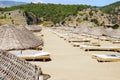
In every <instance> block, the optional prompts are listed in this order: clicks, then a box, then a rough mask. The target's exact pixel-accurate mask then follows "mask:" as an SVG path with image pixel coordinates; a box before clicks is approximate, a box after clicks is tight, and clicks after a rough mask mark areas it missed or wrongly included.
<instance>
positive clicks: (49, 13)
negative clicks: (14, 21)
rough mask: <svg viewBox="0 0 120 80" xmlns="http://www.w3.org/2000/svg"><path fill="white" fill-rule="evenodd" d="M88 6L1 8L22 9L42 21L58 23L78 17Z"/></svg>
mask: <svg viewBox="0 0 120 80" xmlns="http://www.w3.org/2000/svg"><path fill="white" fill-rule="evenodd" d="M89 7H91V6H88V5H62V4H41V3H38V4H34V3H30V4H26V5H19V6H13V7H9V8H4V9H2V8H0V10H1V11H11V10H16V9H22V10H24V11H25V12H32V13H33V14H35V15H36V16H37V17H38V18H39V19H40V20H41V21H53V22H54V23H58V22H60V21H61V20H63V19H64V18H66V17H68V16H70V15H76V14H77V12H78V11H79V10H83V9H86V8H89Z"/></svg>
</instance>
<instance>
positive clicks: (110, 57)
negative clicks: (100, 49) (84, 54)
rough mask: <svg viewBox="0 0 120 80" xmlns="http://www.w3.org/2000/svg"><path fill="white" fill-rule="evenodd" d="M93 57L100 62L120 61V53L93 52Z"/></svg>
mask: <svg viewBox="0 0 120 80" xmlns="http://www.w3.org/2000/svg"><path fill="white" fill-rule="evenodd" d="M92 58H93V59H96V60H97V61H98V62H116V61H120V54H92Z"/></svg>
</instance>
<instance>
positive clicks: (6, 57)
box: [0, 50, 50, 80]
mask: <svg viewBox="0 0 120 80" xmlns="http://www.w3.org/2000/svg"><path fill="white" fill-rule="evenodd" d="M42 77H43V79H42ZM44 77H47V78H46V79H44ZM48 78H50V75H45V74H43V73H42V71H41V68H40V67H38V66H36V65H33V64H31V63H29V62H27V61H25V60H23V59H20V58H19V57H16V56H15V55H13V54H11V53H8V52H5V51H1V50H0V80H47V79H48Z"/></svg>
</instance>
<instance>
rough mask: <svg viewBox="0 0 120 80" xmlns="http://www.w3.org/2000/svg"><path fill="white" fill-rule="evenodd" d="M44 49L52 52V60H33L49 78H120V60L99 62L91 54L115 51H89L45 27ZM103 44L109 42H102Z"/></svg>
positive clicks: (71, 79)
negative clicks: (75, 45)
mask: <svg viewBox="0 0 120 80" xmlns="http://www.w3.org/2000/svg"><path fill="white" fill-rule="evenodd" d="M43 34H44V42H45V46H44V48H43V50H44V51H48V52H50V53H51V59H52V60H51V61H48V62H41V61H32V62H31V63H32V64H36V65H38V66H40V67H41V68H42V71H43V72H44V73H46V74H49V75H50V76H51V78H49V79H48V80H120V62H104V63H99V62H97V61H96V60H95V59H92V58H91V54H103V53H104V54H106V53H115V52H109V51H88V52H85V51H83V50H82V49H80V48H77V47H73V46H72V45H71V44H70V43H68V42H66V41H64V40H63V39H61V38H59V37H58V36H56V35H55V34H53V33H52V32H51V31H50V30H49V29H43ZM102 44H107V43H106V42H102Z"/></svg>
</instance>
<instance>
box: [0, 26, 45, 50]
mask: <svg viewBox="0 0 120 80" xmlns="http://www.w3.org/2000/svg"><path fill="white" fill-rule="evenodd" d="M42 44H43V42H42V41H40V40H39V39H38V38H37V37H36V36H34V35H33V34H32V32H30V31H29V30H27V29H26V28H24V27H19V28H18V27H14V26H12V25H2V26H0V49H1V50H16V49H28V48H34V47H38V46H40V45H42Z"/></svg>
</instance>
